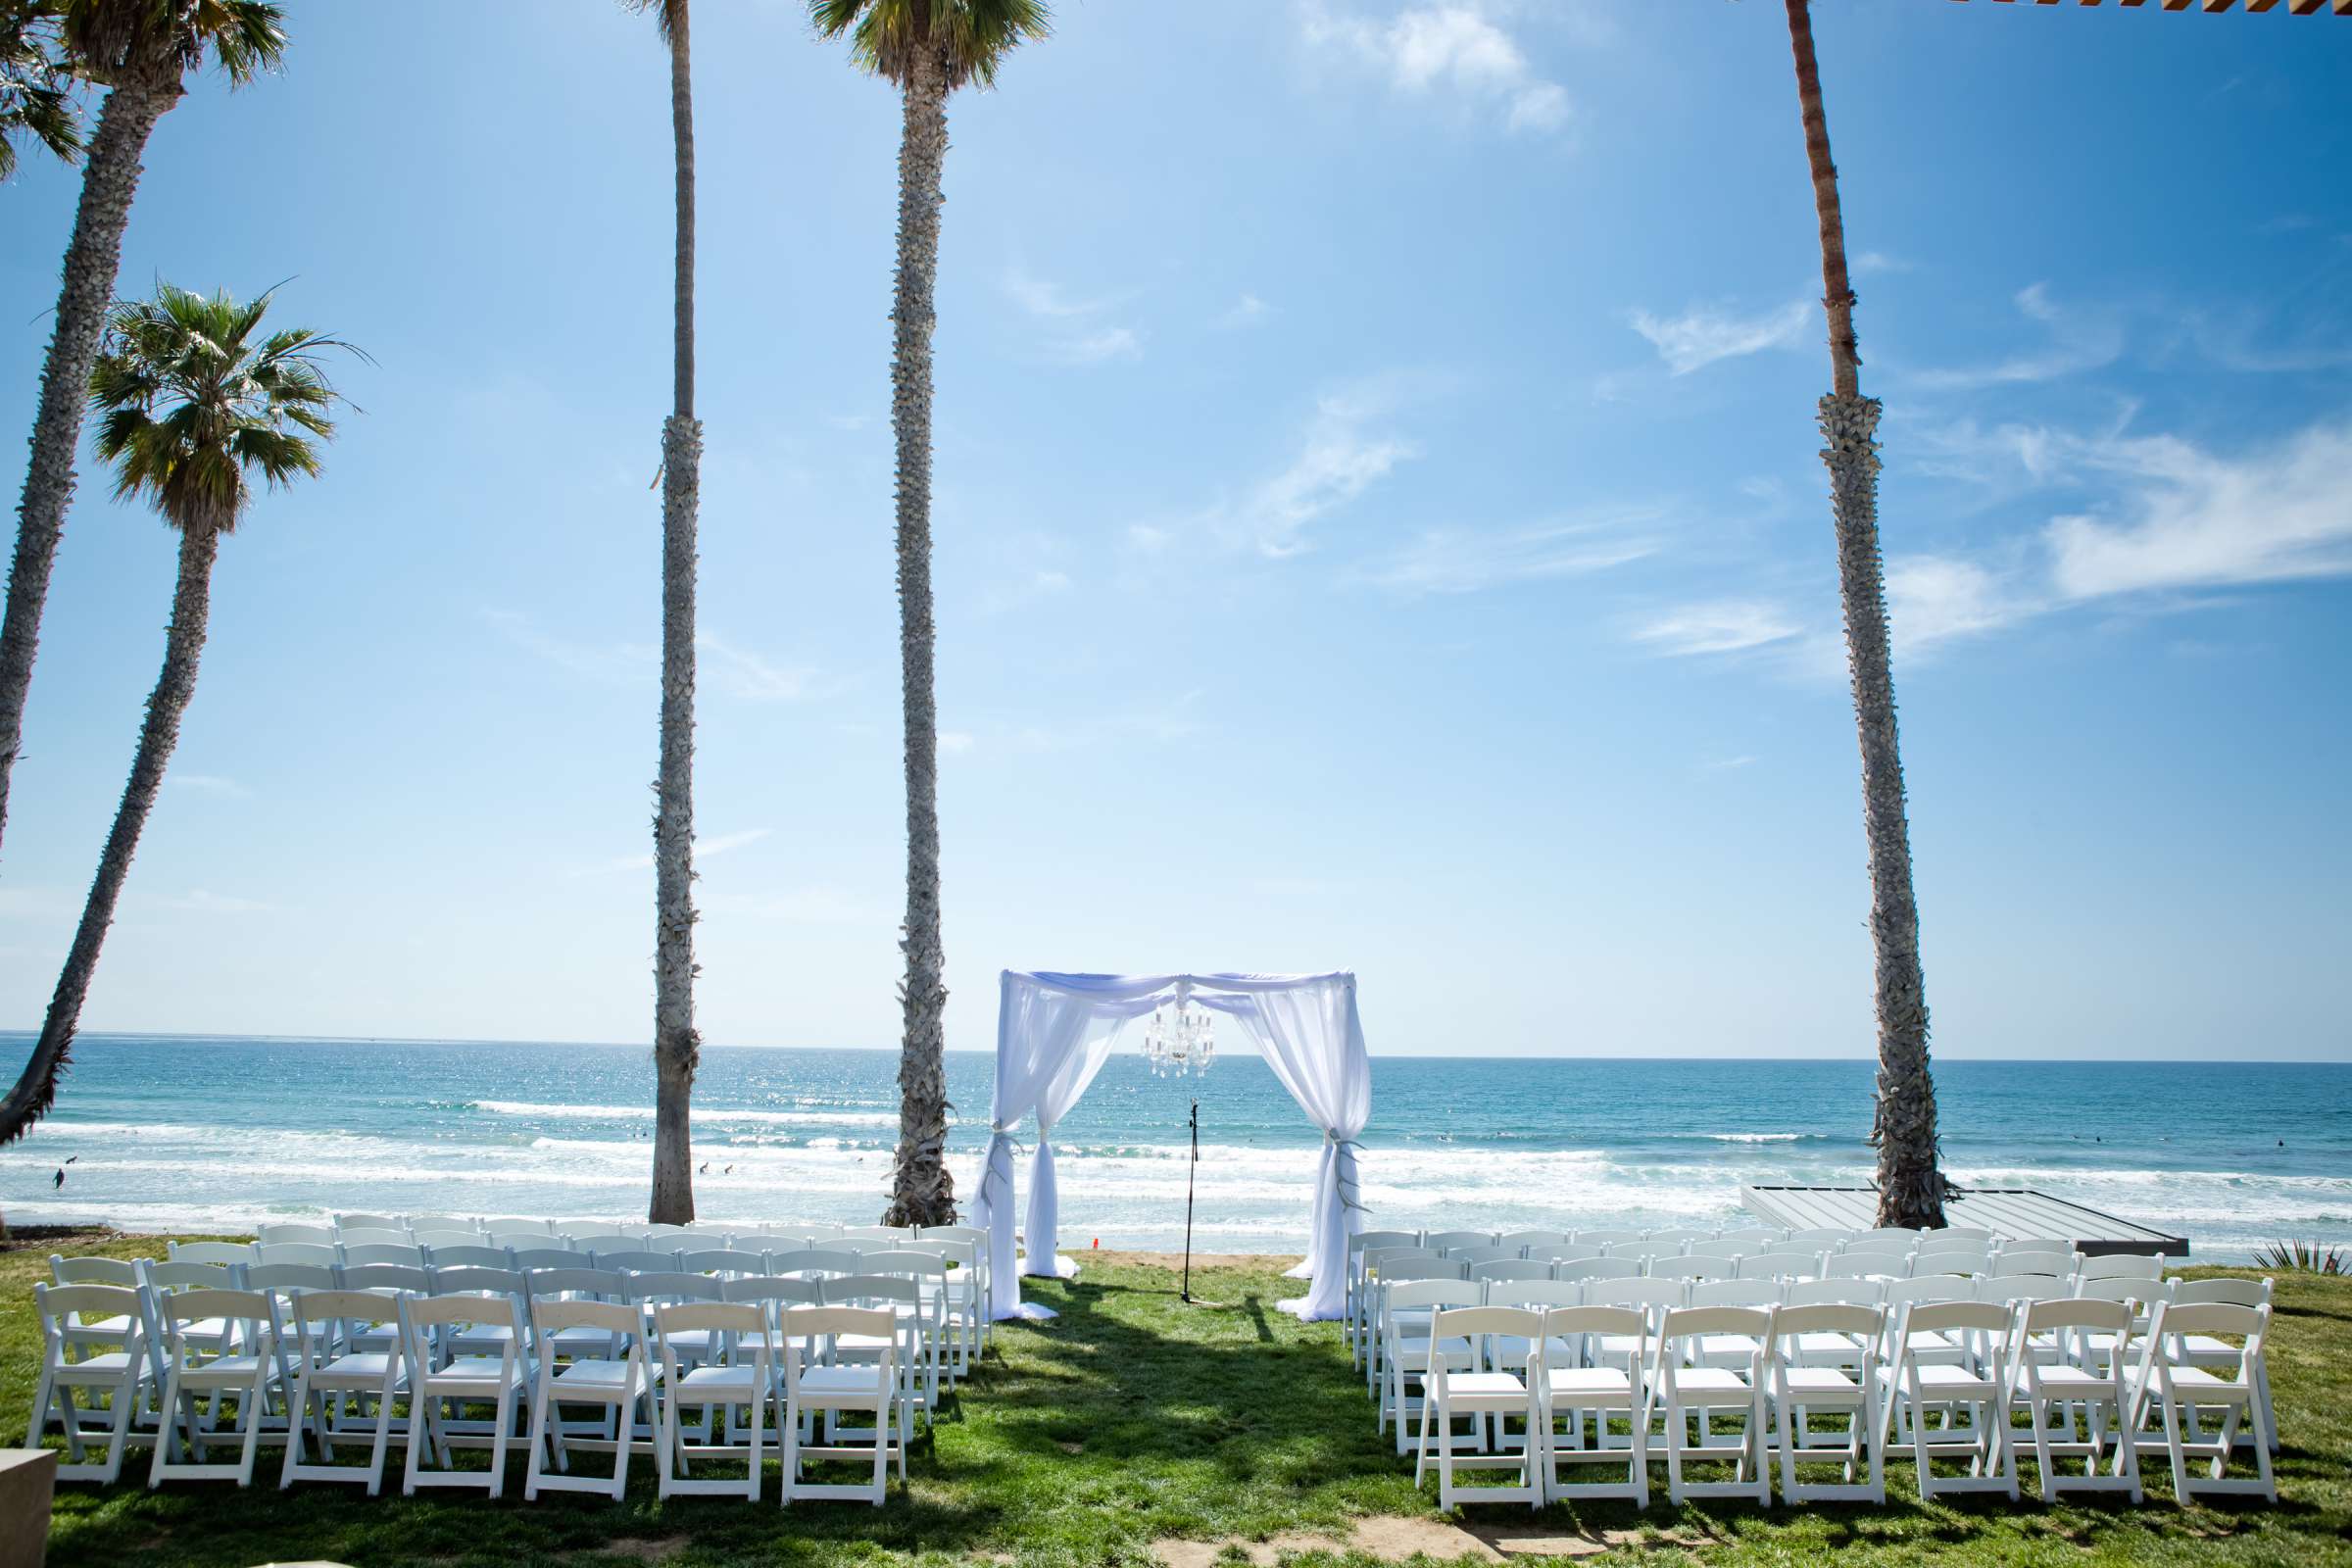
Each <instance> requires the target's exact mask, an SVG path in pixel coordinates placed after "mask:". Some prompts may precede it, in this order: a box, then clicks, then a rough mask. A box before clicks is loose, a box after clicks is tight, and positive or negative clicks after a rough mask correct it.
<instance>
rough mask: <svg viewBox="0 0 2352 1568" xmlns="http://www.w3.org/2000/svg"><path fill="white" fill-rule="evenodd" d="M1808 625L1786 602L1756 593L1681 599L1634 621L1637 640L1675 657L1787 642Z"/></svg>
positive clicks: (1642, 645)
mask: <svg viewBox="0 0 2352 1568" xmlns="http://www.w3.org/2000/svg"><path fill="white" fill-rule="evenodd" d="M1803 630H1804V625H1803V623H1802V622H1800V621H1799V620H1797V619H1796V618H1795V617H1794V616H1793V615H1791V614H1789V612H1788V611H1786V610H1784V609H1783V608H1782V607H1780V606H1778V605H1773V604H1766V603H1763V602H1760V601H1757V600H1752V599H1717V600H1710V601H1707V602H1705V603H1700V604H1690V605H1681V606H1677V607H1676V608H1674V609H1672V610H1669V611H1666V612H1665V613H1661V614H1657V615H1653V616H1651V617H1649V618H1648V619H1646V620H1644V621H1642V623H1640V624H1639V625H1637V626H1635V627H1634V630H1633V640H1634V642H1635V643H1636V644H1637V645H1639V646H1641V647H1643V648H1646V649H1648V650H1649V651H1650V652H1651V653H1654V654H1660V655H1664V656H1666V657H1668V658H1672V659H1687V658H1691V657H1692V656H1694V655H1700V654H1735V653H1740V652H1744V651H1745V650H1747V649H1750V648H1762V647H1764V646H1766V645H1768V644H1771V643H1779V642H1786V641H1788V640H1789V639H1790V638H1793V637H1796V636H1797V635H1799V634H1800V633H1802V632H1803Z"/></svg>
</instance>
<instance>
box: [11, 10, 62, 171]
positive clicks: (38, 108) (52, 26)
mask: <svg viewBox="0 0 2352 1568" xmlns="http://www.w3.org/2000/svg"><path fill="white" fill-rule="evenodd" d="M58 4H59V0H0V179H7V178H8V177H9V176H10V175H12V174H14V173H15V172H16V170H17V138H18V137H19V136H29V137H31V138H32V139H33V140H34V141H37V142H39V143H40V144H41V145H42V146H43V147H46V148H47V149H48V150H49V151H50V153H52V154H53V155H54V156H56V157H57V158H59V159H60V160H62V161H64V162H66V163H69V164H70V163H73V161H74V160H75V159H77V158H79V157H80V156H81V115H80V112H79V109H78V106H77V105H76V104H75V103H74V101H73V77H72V76H71V75H70V74H69V73H68V72H67V70H66V64H65V60H64V58H63V56H62V54H61V53H60V49H61V44H60V40H59V30H58V29H59V25H60V20H59V11H58Z"/></svg>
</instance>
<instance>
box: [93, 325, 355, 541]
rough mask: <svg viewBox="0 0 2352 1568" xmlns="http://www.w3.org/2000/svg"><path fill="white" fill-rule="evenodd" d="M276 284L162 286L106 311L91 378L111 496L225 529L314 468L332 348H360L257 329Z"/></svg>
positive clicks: (180, 522) (185, 525)
mask: <svg viewBox="0 0 2352 1568" xmlns="http://www.w3.org/2000/svg"><path fill="white" fill-rule="evenodd" d="M274 294H275V290H274V289H272V290H270V291H267V292H265V293H263V294H261V295H259V296H257V297H255V298H253V299H250V300H245V301H241V302H240V301H238V300H235V299H232V298H231V297H230V296H229V295H227V294H225V293H221V294H209V295H208V294H198V293H195V292H193V291H191V290H188V289H183V288H177V287H174V286H173V285H172V284H170V283H158V284H157V286H156V291H155V295H154V297H153V298H152V299H145V300H124V301H123V302H121V303H119V304H118V305H116V306H115V308H114V310H113V311H112V313H110V315H109V317H108V325H107V340H106V344H105V346H104V349H103V351H102V352H101V353H100V355H99V357H98V361H97V364H96V367H95V368H93V370H92V371H91V375H90V405H91V407H92V408H93V409H94V410H97V411H99V412H100V413H101V414H102V416H103V417H101V418H100V420H99V423H98V431H97V450H98V455H99V457H100V458H101V459H103V460H104V461H105V462H107V463H108V464H110V465H111V466H113V469H114V478H115V494H116V496H117V497H118V498H120V499H123V500H129V499H132V498H143V499H144V500H146V502H147V503H148V505H149V506H151V507H153V508H154V509H155V511H156V512H158V513H159V514H161V515H163V517H164V519H165V520H166V521H168V522H170V523H171V524H172V526H173V527H175V528H179V529H183V530H186V529H195V528H211V529H218V530H221V531H223V532H225V531H227V530H229V529H231V528H234V527H235V526H236V524H237V521H238V519H239V518H241V517H242V516H243V515H244V514H245V512H246V510H247V509H248V508H249V507H250V506H251V505H252V504H253V491H254V484H253V480H255V479H259V480H260V481H261V483H262V485H264V486H266V487H268V488H271V489H275V488H278V487H280V486H283V485H287V484H291V483H292V482H293V481H294V480H296V479H298V478H305V477H309V476H312V475H315V474H317V473H318V472H319V468H320V466H321V465H320V459H319V443H322V442H325V441H329V440H332V439H333V438H334V434H335V421H334V419H333V417H331V416H332V411H333V410H334V409H335V407H336V406H337V405H338V404H340V403H342V402H343V401H344V400H343V398H342V396H341V395H340V394H339V393H337V392H336V390H335V388H334V384H333V383H332V382H331V381H330V380H329V379H328V378H327V374H326V370H325V368H324V366H323V365H322V364H321V363H320V356H321V355H322V354H323V353H326V352H328V351H342V352H347V353H351V354H356V355H360V357H361V358H363V359H365V358H366V355H364V354H362V353H361V351H360V350H359V349H357V348H355V347H354V346H353V345H351V344H349V343H346V342H344V341H343V340H342V339H341V338H337V337H333V336H330V335H328V334H326V333H322V332H319V331H317V330H315V329H313V328H309V327H287V328H281V329H279V330H277V331H272V332H265V331H264V325H265V322H266V320H267V319H268V315H269V310H270V301H271V299H272V297H273V295H274Z"/></svg>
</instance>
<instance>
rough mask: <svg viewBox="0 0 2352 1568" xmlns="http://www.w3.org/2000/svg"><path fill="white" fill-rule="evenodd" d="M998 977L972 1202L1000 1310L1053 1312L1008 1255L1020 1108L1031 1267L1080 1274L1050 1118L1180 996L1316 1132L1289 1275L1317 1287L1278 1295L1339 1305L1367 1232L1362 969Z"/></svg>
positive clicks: (1331, 1310) (1319, 1309)
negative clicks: (985, 1126) (1224, 1034)
mask: <svg viewBox="0 0 2352 1568" xmlns="http://www.w3.org/2000/svg"><path fill="white" fill-rule="evenodd" d="M1000 985H1001V988H1002V989H1001V993H1000V997H999V1010H998V1013H997V1078H996V1096H995V1101H994V1103H993V1104H992V1105H991V1107H990V1111H989V1129H990V1138H989V1143H988V1156H987V1160H986V1163H985V1165H984V1167H983V1168H982V1171H981V1175H980V1191H979V1194H978V1196H977V1197H976V1198H975V1199H974V1201H973V1204H972V1220H973V1223H974V1224H976V1225H979V1226H982V1227H984V1228H985V1229H986V1230H987V1231H988V1250H989V1269H990V1273H991V1275H992V1285H991V1295H992V1298H993V1299H992V1300H991V1302H990V1311H991V1313H992V1314H993V1315H994V1316H996V1317H998V1318H1007V1317H1031V1318H1038V1317H1052V1316H1053V1315H1054V1314H1053V1313H1052V1311H1050V1310H1049V1309H1047V1308H1045V1307H1042V1306H1038V1305H1036V1304H1034V1303H1024V1302H1023V1301H1022V1300H1021V1284H1020V1275H1019V1272H1018V1271H1016V1269H1015V1266H1014V1258H1013V1227H1012V1216H1013V1183H1012V1177H1013V1168H1012V1166H1013V1161H1012V1132H1013V1129H1014V1128H1015V1127H1017V1126H1019V1125H1020V1123H1021V1121H1022V1119H1023V1118H1025V1117H1028V1116H1031V1115H1034V1116H1036V1117H1037V1118H1038V1146H1037V1152H1036V1154H1035V1156H1034V1157H1033V1158H1032V1160H1031V1164H1030V1176H1029V1181H1030V1186H1029V1208H1028V1215H1027V1218H1026V1222H1025V1223H1026V1227H1027V1238H1028V1256H1027V1268H1028V1272H1030V1273H1033V1274H1048V1275H1052V1274H1060V1275H1068V1274H1071V1273H1075V1272H1076V1268H1075V1265H1073V1264H1071V1263H1070V1262H1069V1260H1068V1259H1066V1258H1063V1257H1061V1256H1059V1255H1058V1254H1057V1253H1056V1252H1055V1251H1054V1244H1055V1242H1056V1240H1057V1239H1058V1236H1059V1230H1060V1193H1059V1190H1058V1187H1057V1184H1056V1180H1055V1176H1054V1143H1053V1137H1054V1126H1055V1125H1056V1124H1057V1123H1058V1122H1059V1121H1060V1120H1061V1119H1062V1117H1063V1116H1065V1115H1067V1114H1068V1113H1069V1110H1070V1107H1071V1106H1073V1105H1075V1104H1076V1103H1078V1100H1079V1097H1080V1096H1082V1095H1084V1094H1085V1093H1086V1089H1087V1086H1088V1085H1089V1084H1091V1083H1093V1082H1094V1080H1095V1075H1096V1074H1097V1073H1098V1072H1100V1071H1102V1069H1103V1062H1104V1061H1105V1060H1107V1059H1108V1058H1109V1055H1110V1049H1111V1046H1112V1044H1113V1043H1114V1042H1115V1041H1116V1040H1117V1038H1118V1034H1119V1031H1120V1029H1121V1028H1123V1027H1124V1026H1125V1025H1126V1023H1127V1021H1128V1020H1129V1019H1131V1018H1135V1017H1139V1016H1141V1015H1142V1014H1144V1013H1147V1012H1150V1011H1152V1009H1153V1008H1154V1007H1156V1006H1158V1005H1161V1004H1162V1003H1164V1002H1168V1001H1170V1000H1172V999H1174V998H1176V997H1178V996H1180V995H1189V996H1190V997H1191V999H1192V1000H1193V1001H1195V1002H1197V1003H1199V1004H1201V1005H1202V1006H1204V1007H1212V1008H1214V1009H1216V1010H1217V1011H1220V1012H1223V1013H1226V1014H1228V1015H1229V1016H1231V1017H1232V1018H1233V1019H1234V1020H1235V1021H1236V1022H1237V1023H1239V1024H1240V1025H1241V1027H1242V1029H1243V1030H1244V1032H1245V1033H1247V1034H1248V1035H1249V1036H1250V1040H1251V1042H1252V1043H1253V1044H1254V1045H1255V1046H1256V1047H1257V1049H1258V1051H1259V1052H1260V1054H1263V1055H1264V1057H1265V1060H1266V1065H1267V1066H1269V1067H1271V1068H1272V1069H1273V1071H1274V1076H1275V1077H1276V1078H1277V1079H1279V1080H1280V1081H1281V1083H1282V1086H1283V1087H1284V1088H1285V1089H1288V1090H1289V1091H1290V1092H1291V1097H1292V1098H1293V1099H1295V1100H1297V1101H1298V1102H1299V1107H1300V1108H1301V1109H1303V1110H1304V1111H1305V1112H1306V1114H1307V1116H1308V1118H1309V1119H1310V1120H1312V1121H1313V1122H1314V1124H1315V1125H1316V1126H1317V1127H1319V1128H1321V1129H1322V1131H1323V1152H1322V1154H1321V1156H1320V1158H1319V1159H1318V1161H1317V1164H1316V1170H1315V1191H1314V1199H1313V1204H1312V1207H1311V1209H1310V1218H1309V1225H1308V1233H1309V1243H1308V1247H1307V1255H1306V1259H1305V1261H1303V1262H1301V1263H1300V1264H1299V1267H1297V1268H1296V1269H1293V1270H1292V1271H1291V1272H1292V1274H1293V1275H1294V1276H1298V1277H1303V1278H1308V1279H1311V1280H1312V1281H1313V1284H1312V1285H1311V1286H1310V1287H1309V1288H1308V1291H1307V1294H1306V1296H1305V1297H1304V1298H1303V1299H1299V1300H1295V1301H1284V1302H1282V1303H1281V1305H1282V1307H1283V1309H1284V1310H1286V1311H1290V1312H1295V1313H1297V1314H1298V1315H1299V1316H1300V1317H1302V1318H1306V1319H1308V1320H1310V1321H1312V1320H1317V1319H1324V1318H1335V1317H1338V1316H1340V1315H1341V1313H1342V1311H1343V1310H1344V1306H1345V1301H1346V1296H1347V1268H1348V1237H1349V1236H1350V1235H1352V1234H1354V1233H1355V1232H1356V1231H1358V1230H1360V1229H1361V1228H1362V1212H1361V1209H1360V1208H1359V1207H1358V1206H1357V1202H1356V1175H1355V1139H1356V1137H1357V1135H1358V1134H1360V1133H1362V1131H1363V1130H1364V1122H1365V1120H1366V1119H1367V1118H1368V1117H1369V1115H1370V1114H1371V1108H1372V1066H1371V1060H1370V1057H1369V1056H1368V1055H1367V1054H1366V1053H1365V1050H1364V1031H1363V1025H1362V1023H1361V1021H1360V1020H1359V1019H1358V1017H1357V1015H1356V1009H1355V976H1353V975H1351V974H1345V973H1339V974H1319V975H1271V974H1204V975H1179V974H1162V975H1104V974H1057V973H1047V972H1036V973H1023V972H1021V971H1018V970H1009V969H1008V970H1006V971H1005V974H1004V976H1003V978H1002V980H1001V981H1000Z"/></svg>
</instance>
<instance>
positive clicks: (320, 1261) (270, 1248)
mask: <svg viewBox="0 0 2352 1568" xmlns="http://www.w3.org/2000/svg"><path fill="white" fill-rule="evenodd" d="M284 1228H285V1229H288V1230H299V1229H303V1228H304V1227H301V1226H291V1225H290V1226H286V1227H284ZM253 1260H254V1262H256V1263H271V1264H279V1265H284V1264H298V1265H300V1266H302V1267H305V1268H324V1269H331V1268H334V1267H336V1266H338V1265H339V1264H341V1263H342V1261H343V1251H342V1249H341V1248H339V1247H337V1246H336V1245H335V1244H334V1243H333V1242H260V1243H257V1244H255V1246H254V1249H253Z"/></svg>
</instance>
